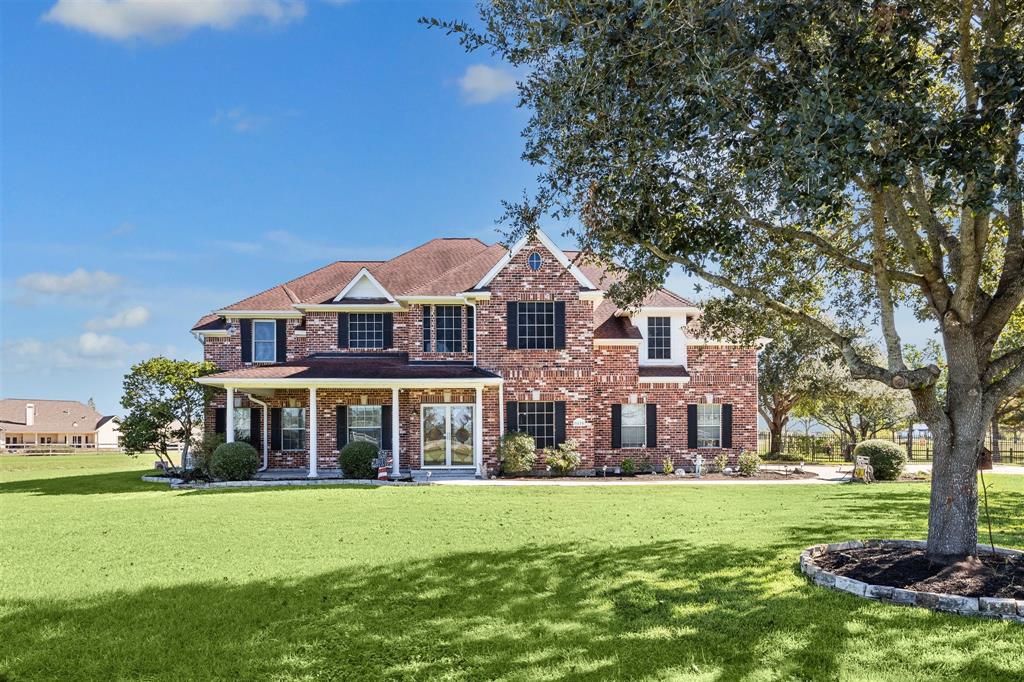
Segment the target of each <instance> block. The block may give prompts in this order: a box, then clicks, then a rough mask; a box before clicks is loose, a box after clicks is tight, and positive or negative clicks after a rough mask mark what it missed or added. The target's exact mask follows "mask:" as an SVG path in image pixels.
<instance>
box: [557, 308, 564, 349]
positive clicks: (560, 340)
mask: <svg viewBox="0 0 1024 682" xmlns="http://www.w3.org/2000/svg"><path fill="white" fill-rule="evenodd" d="M555 348H565V301H555Z"/></svg>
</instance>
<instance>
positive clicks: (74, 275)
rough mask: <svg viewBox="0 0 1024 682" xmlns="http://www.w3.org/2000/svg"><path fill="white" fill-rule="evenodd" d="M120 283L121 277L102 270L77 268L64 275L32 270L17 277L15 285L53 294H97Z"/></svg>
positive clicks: (34, 291)
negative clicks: (91, 270)
mask: <svg viewBox="0 0 1024 682" xmlns="http://www.w3.org/2000/svg"><path fill="white" fill-rule="evenodd" d="M120 283H121V278H120V277H118V276H117V275H112V274H110V273H109V272H104V271H103V270H96V271H94V272H89V271H88V270H85V269H83V268H78V269H77V270H74V271H73V272H70V273H68V274H66V275H58V274H55V273H52V272H33V273H30V274H28V275H23V276H21V277H19V278H18V280H17V285H18V287H20V288H21V289H24V290H25V291H29V292H32V293H36V294H49V295H53V296H68V295H72V294H74V295H81V294H98V293H101V292H104V291H110V290H111V289H113V288H115V287H117V286H118V285H119V284H120Z"/></svg>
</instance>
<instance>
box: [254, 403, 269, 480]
mask: <svg viewBox="0 0 1024 682" xmlns="http://www.w3.org/2000/svg"><path fill="white" fill-rule="evenodd" d="M249 402H253V403H256V404H257V405H262V406H263V419H261V420H260V423H261V424H262V426H263V466H261V467H260V468H259V469H257V470H256V471H266V470H267V467H268V466H269V464H270V459H269V457H268V455H267V404H266V403H265V402H263V401H262V400H260V399H259V398H254V397H253V396H252V394H251V393H250V394H249Z"/></svg>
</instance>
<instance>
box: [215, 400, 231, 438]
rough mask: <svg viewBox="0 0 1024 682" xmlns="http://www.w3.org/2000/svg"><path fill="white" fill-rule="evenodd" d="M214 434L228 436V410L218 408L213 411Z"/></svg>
mask: <svg viewBox="0 0 1024 682" xmlns="http://www.w3.org/2000/svg"><path fill="white" fill-rule="evenodd" d="M213 432H214V433H219V434H220V435H222V436H226V435H227V432H228V408H226V407H217V408H214V410H213Z"/></svg>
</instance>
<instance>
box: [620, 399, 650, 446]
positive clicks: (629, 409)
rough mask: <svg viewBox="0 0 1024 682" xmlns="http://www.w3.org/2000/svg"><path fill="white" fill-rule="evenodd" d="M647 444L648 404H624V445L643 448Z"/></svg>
mask: <svg viewBox="0 0 1024 682" xmlns="http://www.w3.org/2000/svg"><path fill="white" fill-rule="evenodd" d="M645 445H647V405H640V404H635V405H623V406H622V447H624V448H642V447H644V446H645Z"/></svg>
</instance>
